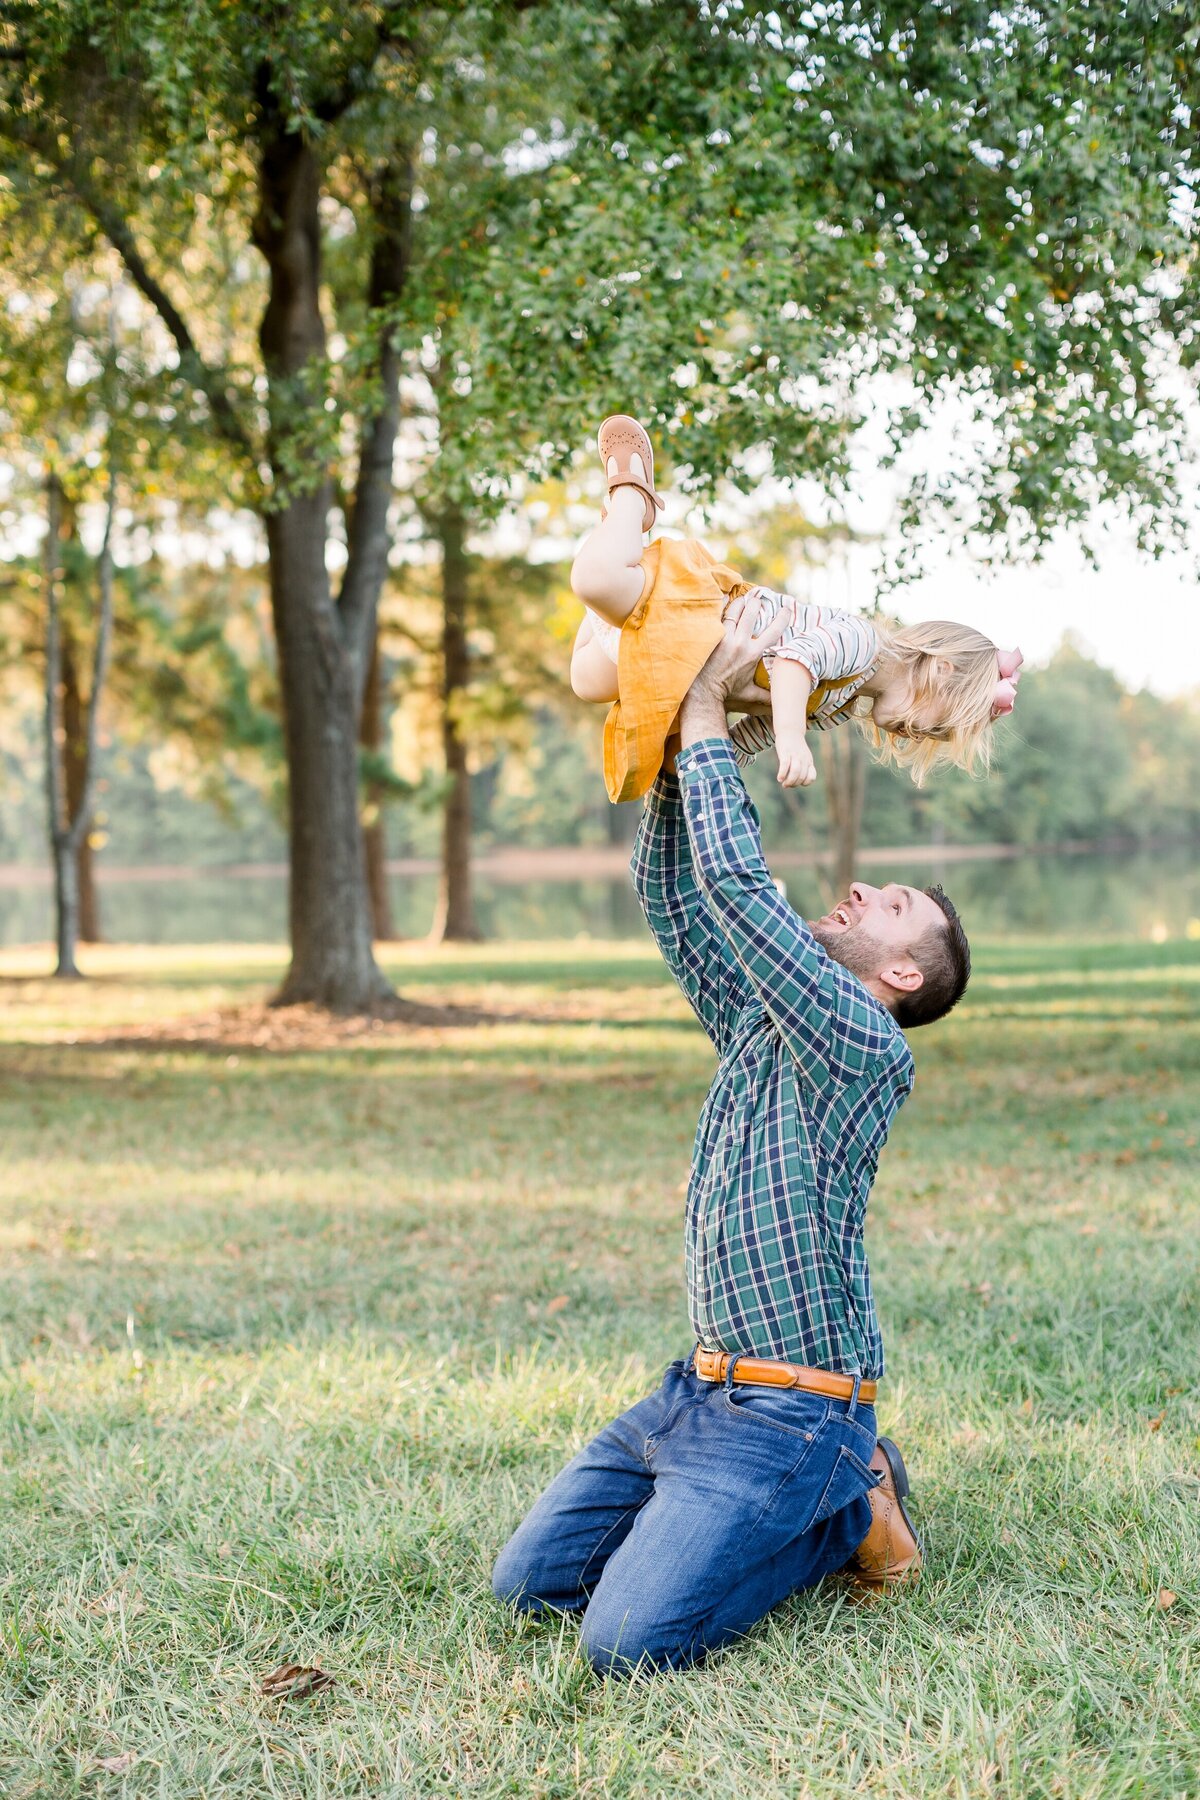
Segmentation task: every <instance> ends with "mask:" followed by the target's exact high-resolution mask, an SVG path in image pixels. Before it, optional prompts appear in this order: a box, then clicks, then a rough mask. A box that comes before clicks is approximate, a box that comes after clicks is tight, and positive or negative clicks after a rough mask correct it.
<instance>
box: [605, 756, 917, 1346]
mask: <svg viewBox="0 0 1200 1800" xmlns="http://www.w3.org/2000/svg"><path fill="white" fill-rule="evenodd" d="M677 768H678V773H679V779H678V781H677V780H675V779H674V778H673V777H671V776H668V775H661V776H660V777H659V779H658V781H657V783H656V785H655V787H654V789H653V791H652V792H651V794H650V795H649V796H648V798H647V801H646V807H645V812H644V813H643V816H642V822H641V827H640V829H639V831H638V838H637V843H636V846H635V848H634V853H633V865H632V866H633V877H634V885H635V886H636V888H637V893H638V898H639V899H640V901H641V904H642V909H643V911H644V912H645V914H646V917H647V919H648V920H649V922H650V929H651V931H653V933H654V936H655V938H656V939H657V941H658V946H659V948H660V950H661V951H662V953H663V956H664V957H665V958H666V962H667V966H668V968H669V969H670V970H671V973H672V974H673V975H674V977H675V979H676V981H677V982H678V983H679V985H680V987H681V988H682V989H683V991H684V993H685V994H686V995H687V998H688V1000H689V1001H690V1002H691V1005H692V1007H693V1008H694V1010H695V1012H696V1014H697V1016H698V1017H699V1019H700V1023H701V1024H702V1025H703V1026H704V1029H705V1031H707V1033H708V1035H709V1037H710V1038H711V1039H712V1041H713V1043H714V1045H715V1046H716V1050H717V1055H718V1057H719V1059H720V1061H719V1064H718V1068H717V1072H716V1075H715V1076H714V1078H713V1083H712V1086H711V1087H710V1088H709V1091H708V1098H707V1100H706V1101H705V1103H704V1110H703V1112H702V1113H701V1115H700V1124H699V1126H698V1128H697V1131H696V1144H695V1150H694V1153H693V1157H692V1171H691V1179H690V1181H689V1183H688V1198H687V1224H686V1261H687V1281H688V1296H689V1300H690V1305H691V1316H692V1328H693V1330H694V1331H695V1333H696V1337H697V1338H698V1340H699V1341H700V1343H702V1344H704V1345H706V1346H707V1347H709V1348H710V1349H718V1350H731V1351H737V1352H740V1353H742V1354H744V1355H752V1356H767V1357H777V1358H782V1359H783V1360H785V1361H788V1362H798V1363H804V1364H807V1365H808V1366H809V1367H812V1368H821V1369H836V1370H839V1371H841V1372H843V1373H845V1374H860V1375H862V1376H864V1377H868V1378H869V1377H875V1378H877V1377H878V1376H880V1375H881V1374H882V1373H883V1344H882V1342H881V1339H880V1335H879V1322H878V1320H877V1318H876V1316H875V1304H874V1301H873V1299H872V1297H871V1278H870V1273H869V1271H868V1268H867V1259H866V1253H865V1251H864V1248H863V1219H864V1214H865V1212H866V1205H867V1197H868V1195H869V1194H870V1191H871V1182H872V1180H873V1179H874V1175H875V1168H876V1165H877V1163H878V1160H879V1153H880V1151H881V1149H882V1148H883V1144H884V1141H885V1139H886V1137H887V1134H888V1128H889V1126H890V1125H891V1122H892V1119H893V1118H894V1116H895V1114H896V1112H897V1111H898V1109H899V1108H900V1107H901V1106H902V1105H903V1103H904V1101H905V1099H906V1098H907V1096H908V1094H909V1092H910V1091H911V1089H912V1084H913V1062H912V1054H911V1052H910V1050H909V1048H908V1045H907V1044H906V1042H905V1040H904V1036H903V1034H902V1033H901V1031H900V1029H899V1027H898V1026H897V1025H896V1023H895V1021H894V1020H893V1018H892V1016H891V1014H890V1013H889V1012H888V1011H887V1009H886V1008H885V1007H883V1006H881V1005H880V1004H879V1002H878V1001H877V1000H875V999H874V998H873V997H872V996H871V995H870V994H869V993H868V992H867V990H866V988H865V987H863V985H862V983H861V982H860V981H858V980H857V979H856V978H855V977H854V976H853V975H851V974H850V973H849V972H848V971H847V970H846V969H843V968H842V967H841V965H840V964H839V963H836V962H834V961H833V960H832V959H831V958H830V957H829V956H827V955H826V953H825V951H824V950H823V949H822V948H821V947H820V945H819V944H818V943H817V941H816V939H815V938H814V937H813V935H812V933H811V932H810V931H809V929H808V927H807V925H806V924H805V923H804V921H803V919H801V918H800V917H799V915H798V914H797V913H795V912H794V911H793V910H792V908H791V907H790V906H788V904H787V903H786V901H785V900H784V899H783V897H782V896H781V895H780V893H779V891H778V889H777V888H776V886H775V884H774V882H773V881H772V879H771V875H770V872H769V870H768V868H767V865H766V861H765V860H764V857H763V849H762V839H761V837H760V835H759V823H758V815H757V813H756V812H755V810H754V807H753V805H752V803H751V800H750V796H749V795H748V794H747V792H746V788H745V785H744V783H743V781H742V777H741V773H740V771H739V769H738V766H737V763H736V762H735V760H734V756H733V749H732V746H731V745H730V743H729V741H728V740H727V739H725V738H710V739H707V740H706V741H705V742H703V743H699V744H692V745H691V746H689V748H688V749H686V750H684V751H682V752H681V754H680V755H679V757H678V759H677Z"/></svg>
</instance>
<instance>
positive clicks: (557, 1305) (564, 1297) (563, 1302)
mask: <svg viewBox="0 0 1200 1800" xmlns="http://www.w3.org/2000/svg"><path fill="white" fill-rule="evenodd" d="M570 1304H571V1296H570V1294H555V1296H554V1298H553V1300H547V1302H546V1311H547V1312H548V1313H560V1312H561V1311H562V1309H563V1307H564V1306H570Z"/></svg>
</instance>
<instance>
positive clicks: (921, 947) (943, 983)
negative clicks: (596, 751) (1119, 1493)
mask: <svg viewBox="0 0 1200 1800" xmlns="http://www.w3.org/2000/svg"><path fill="white" fill-rule="evenodd" d="M735 607H736V603H735ZM753 612H754V609H753V608H744V609H742V611H741V613H740V616H734V612H733V610H732V609H731V616H730V618H729V622H728V624H727V629H726V635H725V640H724V642H723V643H722V644H719V645H718V646H717V648H716V650H715V651H714V652H713V654H712V656H711V658H710V659H709V661H708V663H707V664H706V665H705V667H704V669H703V670H702V671H701V673H700V675H699V676H698V677H697V678H696V681H695V683H694V684H693V686H692V688H691V691H690V693H689V694H688V696H687V699H686V700H685V702H684V705H683V710H682V713H681V715H680V733H681V743H682V747H681V749H680V750H679V752H678V755H677V758H676V766H675V772H674V773H668V772H666V771H664V773H663V774H661V775H660V776H659V778H658V781H657V784H656V786H655V787H654V789H653V791H652V792H651V794H650V796H649V797H648V800H647V803H646V809H645V813H644V815H643V818H642V823H641V829H640V831H639V834H638V840H637V845H636V848H635V850H634V856H633V871H634V879H635V882H636V886H637V890H638V895H639V898H640V900H641V903H642V906H643V908H644V910H645V913H646V917H647V919H648V920H649V922H650V928H651V930H652V931H653V933H654V936H655V938H656V939H657V941H658V945H659V948H660V949H661V951H662V953H663V956H664V957H665V959H666V962H667V966H668V967H669V968H670V970H671V973H672V974H673V975H674V976H675V979H676V980H677V981H678V983H679V985H680V987H681V988H682V989H683V991H684V993H685V994H686V995H687V998H688V1000H689V1001H690V1002H691V1005H692V1006H693V1008H694V1009H695V1011H696V1013H697V1014H698V1016H699V1018H700V1022H701V1024H702V1025H703V1026H704V1028H705V1030H706V1031H707V1032H708V1034H709V1036H710V1037H711V1038H712V1040H713V1043H714V1044H715V1045H716V1049H717V1055H718V1057H719V1058H720V1062H719V1066H718V1068H717V1072H716V1075H715V1077H714V1079H713V1083H712V1087H711V1088H710V1089H709V1093H708V1098H707V1100H706V1102H705V1105H704V1110H703V1112H702V1114H701V1116H700V1125H699V1130H698V1132H697V1136H696V1146H695V1153H694V1158H693V1162H692V1171H691V1180H690V1183H689V1188H688V1200H687V1225H686V1260H687V1279H688V1292H689V1297H690V1302H691V1317H692V1326H693V1330H694V1331H695V1335H696V1338H697V1340H698V1342H697V1347H696V1349H695V1350H694V1351H693V1352H692V1355H691V1356H690V1357H689V1358H688V1359H687V1361H686V1362H677V1363H672V1365H671V1366H670V1368H669V1369H668V1370H667V1373H666V1376H665V1377H664V1380H663V1383H662V1386H661V1387H660V1388H659V1390H658V1392H657V1393H655V1394H652V1395H651V1396H650V1397H649V1398H648V1399H646V1400H643V1401H642V1402H641V1403H640V1404H639V1405H637V1406H635V1407H634V1408H633V1409H632V1410H631V1411H630V1412H627V1413H625V1414H624V1415H623V1417H621V1418H619V1419H617V1420H615V1421H614V1422H613V1423H612V1424H611V1425H609V1426H607V1427H606V1429H605V1430H603V1431H602V1432H601V1433H600V1435H599V1437H597V1438H596V1439H595V1440H594V1441H593V1442H592V1443H591V1444H589V1445H588V1447H587V1448H586V1449H585V1450H582V1451H581V1452H580V1454H579V1455H578V1456H577V1457H576V1458H575V1460H574V1461H573V1462H572V1463H570V1464H569V1465H568V1467H567V1468H565V1469H564V1470H563V1472H562V1474H561V1475H559V1476H558V1478H557V1479H556V1480H555V1481H554V1482H553V1483H552V1484H551V1486H550V1487H549V1488H548V1489H547V1491H546V1492H545V1493H544V1494H543V1495H542V1497H541V1499H540V1500H539V1501H538V1503H537V1505H536V1506H535V1507H534V1508H533V1511H532V1512H531V1513H530V1514H529V1516H528V1517H527V1518H526V1520H525V1521H524V1523H523V1524H522V1525H521V1526H520V1528H519V1529H518V1531H517V1532H516V1535H515V1536H514V1537H513V1538H512V1539H511V1541H510V1542H509V1544H508V1545H507V1547H506V1548H505V1549H504V1551H503V1552H502V1553H501V1556H500V1559H499V1561H498V1562H497V1564H496V1568H495V1573H494V1576H493V1586H494V1588H495V1592H496V1594H497V1595H498V1596H499V1597H500V1598H501V1599H504V1600H507V1601H510V1602H512V1604H513V1605H515V1606H517V1607H519V1608H520V1609H522V1610H524V1611H530V1612H544V1611H551V1612H574V1613H579V1614H581V1615H582V1626H581V1636H582V1644H583V1648H584V1650H585V1652H586V1654H587V1655H588V1657H589V1658H590V1660H591V1662H592V1663H593V1665H594V1667H595V1668H596V1669H597V1670H599V1671H601V1672H603V1673H628V1672H630V1671H632V1670H634V1669H636V1668H658V1669H668V1668H683V1667H686V1666H687V1665H689V1664H691V1663H695V1662H698V1661H700V1660H701V1659H702V1658H703V1657H704V1656H705V1655H706V1654H707V1653H708V1652H710V1651H713V1650H716V1649H718V1648H719V1647H720V1646H721V1645H723V1644H728V1643H729V1642H730V1641H731V1640H733V1639H736V1638H738V1637H740V1636H741V1635H742V1634H743V1633H745V1632H746V1631H747V1630H749V1628H750V1627H751V1626H752V1625H753V1624H755V1622H756V1621H757V1620H759V1619H761V1618H762V1617H763V1615H764V1614H765V1613H767V1612H769V1611H770V1609H771V1608H772V1607H773V1606H776V1605H777V1604H778V1603H779V1602H780V1601H781V1600H783V1599H784V1598H785V1597H786V1596H787V1595H789V1594H792V1593H795V1592H796V1591H797V1590H798V1589H800V1588H807V1587H812V1586H813V1585H814V1584H815V1583H816V1582H818V1581H820V1580H821V1578H822V1576H824V1575H827V1574H829V1573H830V1572H831V1571H832V1570H835V1569H842V1570H845V1571H846V1572H847V1573H848V1574H850V1575H852V1576H853V1577H854V1578H855V1579H856V1580H857V1581H860V1582H864V1583H866V1584H868V1585H870V1586H874V1587H877V1588H878V1587H885V1586H889V1585H893V1584H896V1583H899V1582H902V1581H905V1580H911V1579H913V1578H914V1577H915V1575H916V1573H917V1571H918V1570H919V1568H920V1561H921V1552H920V1546H919V1544H918V1541H917V1538H916V1535H915V1533H914V1531H913V1528H912V1525H911V1523H910V1521H909V1519H908V1516H907V1514H906V1513H905V1510H904V1505H903V1501H904V1496H905V1495H906V1493H907V1491H908V1480H907V1476H906V1474H905V1471H904V1464H903V1462H902V1461H901V1458H900V1454H899V1452H898V1451H897V1449H896V1447H895V1445H894V1444H892V1443H891V1441H890V1440H889V1439H887V1438H881V1439H878V1440H877V1439H876V1431H875V1413H874V1405H873V1403H874V1400H875V1390H876V1384H877V1381H878V1379H879V1376H880V1375H881V1373H882V1370H883V1350H882V1345H881V1342H880V1336H879V1325H878V1321H877V1319H876V1316H875V1307H874V1303H873V1301H872V1297H871V1285H870V1277H869V1274H868V1270H867V1262H866V1257H865V1254H864V1250H863V1215H864V1212H865V1209H866V1202H867V1197H868V1194H869V1192H870V1188H871V1181H872V1178H873V1177H874V1174H875V1167H876V1163H877V1160H878V1157H879V1152H880V1150H881V1148H882V1146H883V1143H884V1139H885V1138H886V1136H887V1132H888V1128H889V1126H890V1125H891V1122H892V1119H893V1118H894V1116H895V1114H896V1112H897V1111H898V1109H899V1108H900V1106H901V1105H902V1104H903V1103H904V1101H905V1099H906V1098H907V1096H908V1094H909V1092H910V1091H911V1088H912V1082H913V1062H912V1055H911V1052H910V1051H909V1048H908V1045H907V1044H906V1042H905V1040H904V1036H903V1030H902V1027H912V1026H916V1025H924V1024H927V1023H929V1022H930V1021H931V1020H933V1019H938V1018H940V1017H942V1015H943V1014H944V1013H946V1012H948V1011H949V1010H950V1008H951V1007H952V1006H953V1005H954V1004H955V1002H956V1001H957V1000H958V999H959V997H960V995H961V994H962V992H963V989H964V988H965V987H966V984H967V978H968V975H969V973H970V952H969V949H968V946H967V940H966V936H965V934H964V932H963V929H962V926H961V925H960V923H959V921H958V918H957V915H956V914H955V911H954V908H953V907H952V906H951V904H950V902H949V901H948V900H947V899H946V898H945V896H944V895H943V894H942V893H941V892H940V891H939V890H938V889H936V888H935V889H933V890H932V891H929V892H921V891H919V890H916V889H913V888H908V887H897V886H892V887H886V888H884V889H882V890H879V889H876V888H872V887H868V886H867V885H866V884H865V883H859V882H854V883H852V884H851V888H850V892H849V894H848V895H847V897H846V899H845V900H844V901H843V902H842V904H841V905H840V906H837V907H835V908H834V909H833V911H832V912H831V913H829V914H827V915H826V917H825V918H823V919H819V920H817V921H816V922H815V923H813V924H812V925H807V924H805V922H804V921H803V920H802V919H801V918H799V917H798V915H797V914H796V913H795V912H793V910H792V909H791V907H789V906H788V905H787V903H786V902H785V901H784V900H783V898H782V896H781V895H780V894H779V892H778V890H777V889H776V887H775V885H774V883H773V881H772V880H771V876H770V874H769V872H768V870H767V865H766V862H765V861H764V858H763V851H762V842H761V838H760V836H759V828H758V818H757V814H756V813H755V811H754V808H753V806H752V804H751V801H750V798H749V795H748V794H747V792H746V789H745V786H744V784H743V781H742V777H741V773H740V771H739V768H738V765H737V763H736V761H735V760H734V756H733V751H732V747H731V744H730V741H729V727H728V724H727V720H726V708H727V705H729V704H730V703H731V702H732V703H733V704H735V705H736V704H738V699H737V697H738V696H742V695H744V694H745V693H746V692H747V691H748V689H749V688H750V687H751V686H752V683H753V671H754V669H755V667H756V666H757V663H758V660H759V657H760V656H761V653H762V651H763V649H764V648H765V647H766V646H767V644H768V643H769V642H771V641H772V634H773V631H776V630H778V628H779V621H778V620H777V621H775V623H774V626H768V628H767V630H766V631H765V632H763V633H762V634H761V635H760V636H759V637H758V638H755V637H754V636H753V635H752V626H753Z"/></svg>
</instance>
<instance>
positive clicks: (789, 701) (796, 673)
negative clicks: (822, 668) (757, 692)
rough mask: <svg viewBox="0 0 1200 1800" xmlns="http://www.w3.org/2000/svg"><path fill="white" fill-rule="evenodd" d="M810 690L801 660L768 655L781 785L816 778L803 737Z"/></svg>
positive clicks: (797, 784)
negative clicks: (770, 657) (769, 657)
mask: <svg viewBox="0 0 1200 1800" xmlns="http://www.w3.org/2000/svg"><path fill="white" fill-rule="evenodd" d="M812 690H813V678H812V676H811V674H810V673H809V671H808V670H807V669H806V668H805V666H804V664H803V663H801V662H796V661H794V659H793V658H791V657H784V656H775V657H772V659H771V723H772V725H773V727H774V731H775V753H776V755H777V756H778V758H779V784H780V786H781V787H811V786H812V784H813V782H814V781H815V780H816V779H817V765H816V763H815V762H814V761H813V755H812V751H811V750H810V749H809V747H808V736H807V727H808V697H809V695H810V694H811V693H812Z"/></svg>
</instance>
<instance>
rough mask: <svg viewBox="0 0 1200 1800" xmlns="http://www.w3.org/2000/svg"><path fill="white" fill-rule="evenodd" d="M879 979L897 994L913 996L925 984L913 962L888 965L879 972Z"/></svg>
mask: <svg viewBox="0 0 1200 1800" xmlns="http://www.w3.org/2000/svg"><path fill="white" fill-rule="evenodd" d="M879 979H880V981H882V983H883V985H884V987H887V988H891V989H892V991H893V992H894V993H897V994H915V993H916V991H917V989H918V988H919V987H923V986H924V984H925V976H924V975H923V973H922V972H921V970H920V969H918V967H917V965H916V963H914V962H895V963H889V964H888V965H887V967H886V968H883V969H881V970H880V971H879Z"/></svg>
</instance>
